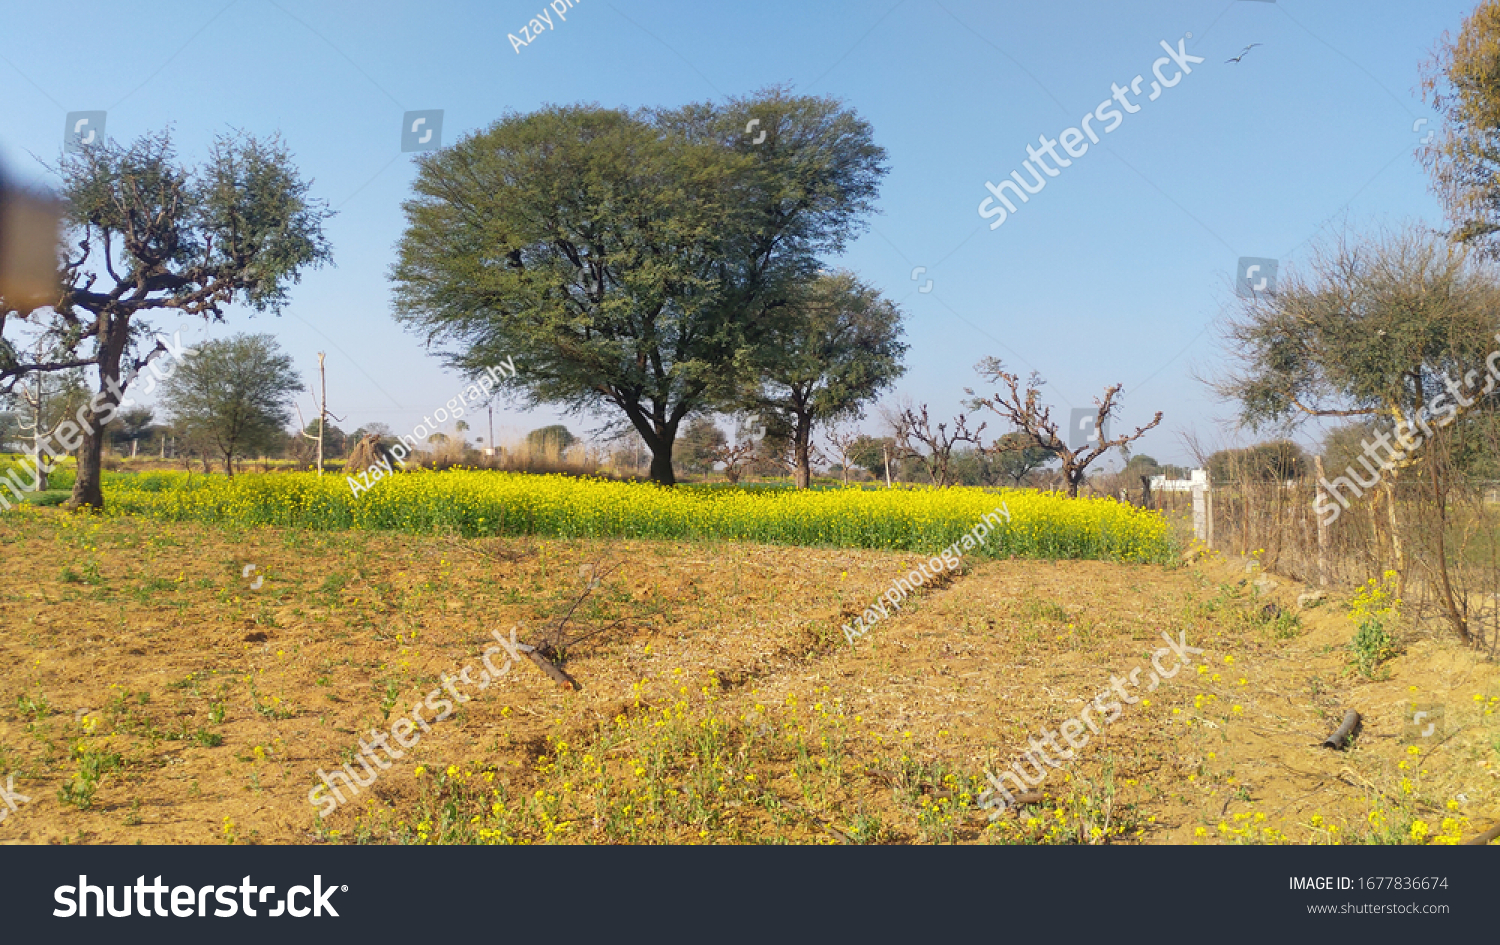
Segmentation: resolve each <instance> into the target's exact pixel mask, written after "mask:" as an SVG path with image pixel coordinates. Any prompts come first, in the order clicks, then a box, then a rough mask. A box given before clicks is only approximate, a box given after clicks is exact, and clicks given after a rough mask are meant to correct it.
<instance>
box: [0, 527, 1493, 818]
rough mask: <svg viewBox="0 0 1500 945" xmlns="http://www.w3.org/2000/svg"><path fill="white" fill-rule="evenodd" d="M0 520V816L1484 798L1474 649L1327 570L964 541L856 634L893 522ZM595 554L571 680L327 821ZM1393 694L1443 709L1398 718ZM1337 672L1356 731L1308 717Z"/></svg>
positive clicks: (530, 676) (1343, 812)
mask: <svg viewBox="0 0 1500 945" xmlns="http://www.w3.org/2000/svg"><path fill="white" fill-rule="evenodd" d="M0 555H3V560H4V562H5V567H4V568H3V574H0V601H3V605H0V606H3V615H4V616H3V617H0V621H3V624H0V627H3V630H0V775H3V774H6V773H13V774H15V775H16V790H17V791H19V792H20V793H22V794H24V795H27V796H29V797H30V798H32V800H31V802H30V803H28V804H25V805H23V806H22V807H21V809H20V810H19V811H18V812H17V813H15V814H13V815H11V816H10V817H9V818H7V819H6V820H5V821H4V823H3V824H0V841H4V842H31V843H38V842H91V843H130V842H135V841H137V840H139V841H143V842H147V843H213V842H225V841H229V842H263V843H306V842H351V841H365V842H423V841H428V842H459V841H471V840H472V841H493V842H947V841H957V842H995V841H1014V842H1075V841H1084V842H1090V841H1100V840H1108V841H1109V842H1168V843H1189V842H1221V841H1246V840H1249V841H1257V842H1260V841H1267V840H1271V841H1280V840H1290V841H1292V842H1326V841H1328V840H1341V841H1346V842H1347V841H1353V840H1361V839H1362V840H1371V841H1393V840H1403V839H1404V840H1408V841H1409V840H1411V839H1412V824H1413V823H1414V822H1415V821H1417V820H1421V821H1422V822H1423V824H1424V825H1427V826H1428V829H1429V831H1430V835H1429V836H1427V837H1425V838H1424V839H1427V840H1430V839H1431V838H1432V837H1431V835H1437V834H1440V833H1441V832H1442V827H1441V823H1442V820H1443V819H1444V818H1445V817H1446V818H1450V819H1451V820H1452V821H1453V822H1454V824H1455V825H1457V826H1458V829H1461V830H1462V831H1463V832H1464V833H1465V835H1471V834H1473V833H1477V832H1478V831H1479V830H1481V829H1483V828H1484V827H1487V826H1488V825H1489V824H1490V823H1492V822H1493V821H1494V820H1495V819H1496V818H1497V817H1500V808H1497V806H1496V803H1495V801H1494V794H1495V791H1494V789H1495V778H1496V777H1497V773H1496V772H1497V770H1500V764H1497V760H1500V759H1497V750H1500V727H1497V725H1496V719H1495V716H1494V715H1493V714H1487V713H1492V712H1493V711H1494V708H1495V706H1496V704H1497V701H1500V676H1497V673H1496V669H1495V667H1494V666H1493V665H1492V664H1487V663H1482V662H1480V661H1478V660H1476V659H1475V658H1473V656H1472V655H1471V654H1469V653H1467V652H1465V651H1461V650H1457V649H1454V648H1452V647H1451V646H1449V645H1447V644H1445V643H1442V642H1439V641H1438V640H1436V639H1433V638H1428V637H1426V636H1424V635H1421V634H1412V633H1408V634H1407V635H1406V637H1405V638H1404V639H1403V641H1402V642H1403V650H1404V651H1403V652H1402V654H1401V655H1399V656H1397V657H1396V658H1395V659H1394V660H1392V661H1390V662H1389V663H1387V664H1385V665H1384V667H1382V670H1381V672H1379V673H1377V678H1376V679H1374V680H1366V679H1364V678H1363V677H1361V676H1358V675H1356V674H1354V673H1353V672H1352V671H1351V669H1350V667H1349V654H1348V651H1347V650H1346V649H1345V648H1344V647H1345V645H1346V644H1347V642H1348V640H1349V638H1350V635H1351V632H1352V627H1351V626H1350V625H1349V622H1348V620H1347V619H1346V618H1345V617H1344V616H1343V615H1342V612H1341V610H1340V609H1339V608H1337V607H1335V606H1334V605H1332V604H1325V605H1324V606H1323V607H1322V608H1319V609H1317V610H1314V611H1309V612H1306V613H1304V614H1302V615H1301V618H1300V620H1299V621H1295V622H1294V621H1292V620H1290V619H1288V618H1285V617H1283V618H1279V619H1278V618H1271V619H1266V618H1263V617H1262V616H1261V608H1262V607H1263V606H1264V603H1265V601H1264V600H1261V599H1254V598H1252V597H1251V593H1252V588H1251V587H1250V586H1248V585H1242V583H1241V582H1242V581H1244V579H1245V577H1246V576H1245V575H1244V573H1243V572H1241V571H1239V570H1238V569H1236V568H1232V567H1231V566H1230V565H1228V564H1227V563H1224V562H1212V561H1201V562H1199V563H1198V564H1195V565H1193V566H1191V567H1182V568H1163V567H1160V566H1154V565H1120V564H1112V563H1104V562H1067V561H1064V562H1058V563H1056V564H1053V563H1048V562H1036V561H994V562H985V563H981V564H979V565H978V566H976V567H975V568H973V570H971V571H969V572H967V573H965V574H963V575H961V576H959V577H957V578H956V579H954V580H953V581H952V582H950V583H949V584H947V585H946V586H944V587H943V588H941V589H937V590H933V591H931V592H929V593H928V594H927V595H926V596H925V597H924V598H923V599H922V600H921V601H920V602H919V603H917V604H916V605H915V606H908V607H907V609H906V611H905V612H904V613H902V614H901V615H899V616H893V617H892V618H890V619H889V620H885V621H882V622H881V623H879V624H877V625H876V626H875V627H874V628H873V629H872V630H871V632H870V633H869V634H868V635H867V636H866V637H864V638H862V639H860V640H859V641H858V642H857V643H856V644H855V645H854V646H853V647H851V646H849V645H848V644H847V643H845V642H844V640H843V636H842V634H841V633H839V631H838V626H839V624H840V623H841V622H842V620H844V619H847V618H846V616H845V615H847V614H852V613H854V612H856V611H858V610H862V609H863V608H864V607H865V606H867V605H868V604H869V602H870V601H871V600H872V599H873V598H874V597H875V595H876V594H878V593H879V592H880V591H881V590H882V589H883V588H884V587H885V586H886V585H887V584H888V583H889V582H890V581H891V580H892V579H893V578H894V577H895V576H896V575H897V574H899V573H903V572H904V570H905V567H904V566H905V565H909V564H910V563H911V562H910V560H909V558H908V557H906V556H903V555H901V554H900V553H884V552H870V551H843V550H826V549H788V548H783V547H766V546H754V545H742V544H712V543H684V542H644V541H638V542H598V543H589V542H579V541H541V540H526V539H489V540H482V541H458V540H454V539H447V538H442V537H432V538H412V537H410V536H395V535H386V534H378V533H373V534H372V533H340V532H334V533H316V534H309V533H299V532H295V531H284V530H277V529H268V528H266V529H254V530H247V531H243V532H240V531H235V530H228V529H222V528H215V527H206V526H197V525H165V524H159V523H150V522H143V521H140V520H135V519H130V518H125V519H106V520H102V521H101V520H91V519H87V518H79V517H71V516H67V515H65V514H63V513H59V512H56V511H55V510H49V509H27V510H24V511H18V512H16V513H11V514H7V515H5V516H3V517H0ZM601 561H605V562H619V563H621V565H622V567H621V568H620V569H619V570H618V571H616V572H613V573H610V574H608V575H605V576H604V580H603V581H602V582H601V584H600V585H599V586H598V587H597V588H595V591H594V594H593V596H592V597H591V599H590V601H589V602H588V603H587V605H586V606H585V608H583V609H581V610H580V611H579V612H578V613H577V614H576V615H575V619H576V620H578V621H583V622H586V623H589V624H590V625H593V624H598V623H608V622H612V621H618V625H617V626H616V628H615V629H614V630H613V631H611V632H610V633H608V634H605V635H603V636H601V637H599V638H596V639H594V640H591V641H588V642H586V643H584V644H581V645H579V646H578V647H577V648H576V649H575V651H574V652H572V653H570V654H569V655H568V662H567V669H568V671H569V672H570V673H571V674H572V675H573V676H575V677H576V678H577V679H578V680H579V681H580V682H581V683H582V684H583V686H584V688H583V690H582V691H581V692H571V691H565V690H562V689H559V688H558V687H557V686H556V685H554V684H553V683H551V682H550V681H549V680H547V679H546V677H544V676H543V675H542V674H541V673H540V672H539V671H537V670H536V669H535V668H534V667H532V666H531V665H529V664H522V665H520V666H519V667H517V668H516V669H515V670H514V671H513V672H511V673H510V674H509V675H508V676H506V677H505V678H504V679H503V680H502V681H501V682H500V683H498V684H497V685H495V686H492V687H491V688H489V689H488V690H487V691H485V692H483V693H476V694H475V695H474V698H473V700H472V701H470V702H468V703H467V704H465V705H464V706H462V707H461V709H460V710H459V712H458V713H457V714H456V715H455V717H454V718H452V719H450V720H448V721H445V722H442V723H439V724H437V725H436V726H434V728H433V730H432V732H431V733H429V734H428V735H426V736H424V737H423V738H422V740H421V742H420V743H419V745H418V746H417V747H416V748H414V749H412V750H411V751H409V752H407V753H405V755H404V757H403V758H401V759H400V760H398V761H395V762H393V763H392V766H391V769H390V770H388V771H385V772H383V773H382V774H381V776H380V778H379V779H378V780H377V781H376V782H375V783H374V785H373V786H371V787H370V788H369V789H367V790H366V791H365V792H364V793H362V794H361V795H360V796H359V797H358V798H356V799H354V801H353V802H352V803H349V804H346V805H344V806H343V807H341V808H340V809H339V810H338V811H337V812H336V813H334V814H332V815H331V817H330V818H329V820H328V821H327V822H326V823H322V824H320V823H319V822H318V820H317V818H316V816H315V810H314V808H313V806H312V805H311V804H310V803H309V802H308V799H307V794H308V791H309V789H310V788H312V787H313V786H314V784H315V783H317V782H316V778H317V774H316V772H317V771H318V769H319V768H323V769H325V770H326V769H331V768H334V767H336V766H338V765H339V764H341V763H343V762H344V761H347V760H350V759H351V758H352V753H353V751H355V750H357V740H358V739H359V738H360V737H361V736H362V735H365V736H366V737H367V733H369V732H370V730H371V729H380V730H382V731H383V730H385V729H387V728H388V727H389V724H390V723H389V721H388V717H387V714H386V713H387V711H388V710H394V712H395V713H398V714H399V713H400V712H401V711H402V710H401V708H400V707H401V706H409V705H410V704H411V703H412V702H413V701H415V700H416V699H418V698H420V697H421V696H422V695H423V694H424V693H426V692H427V691H428V690H430V689H432V688H433V687H435V686H437V685H438V684H439V677H440V675H441V674H442V673H444V672H453V671H455V670H456V669H457V668H458V667H461V666H463V665H464V664H472V665H478V658H479V655H480V654H481V652H482V651H483V650H484V648H485V646H486V645H487V639H488V637H489V633H490V631H491V630H492V629H496V628H499V629H508V628H509V627H510V626H512V625H513V624H520V625H521V626H522V628H523V629H522V631H521V639H523V640H525V639H527V635H528V633H535V632H536V631H537V630H538V628H539V627H540V626H541V624H542V623H544V622H546V621H549V620H556V619H557V618H558V616H559V615H561V614H562V613H563V612H564V611H565V610H566V609H567V608H568V607H569V606H570V605H571V603H572V602H573V601H574V600H575V599H576V597H577V595H578V594H579V592H580V590H581V589H582V588H583V587H584V586H585V584H586V583H587V582H588V581H590V580H591V579H592V575H593V574H595V573H598V572H597V571H596V570H593V569H591V568H590V567H589V566H590V565H595V566H597V564H598V562H601ZM250 564H254V565H256V566H257V570H256V571H254V572H252V574H251V576H250V577H249V578H246V577H244V576H242V575H243V570H244V568H245V566H246V565H250ZM257 576H260V577H263V584H262V585H261V586H260V587H259V588H258V589H252V588H251V584H252V583H253V581H254V579H255V577H257ZM1297 590H1298V589H1297V588H1294V587H1291V586H1284V587H1281V588H1278V589H1277V590H1276V591H1275V592H1273V596H1272V599H1274V600H1276V601H1278V602H1279V604H1280V606H1281V607H1282V608H1285V609H1288V610H1289V609H1290V608H1291V603H1290V599H1291V597H1293V596H1295V593H1296V591H1297ZM1164 630H1166V631H1171V632H1172V633H1173V634H1174V636H1175V635H1176V634H1177V632H1178V631H1181V632H1182V633H1183V634H1185V635H1186V637H1187V640H1188V642H1189V643H1190V644H1192V645H1195V646H1199V647H1202V648H1204V649H1205V651H1206V652H1205V653H1204V655H1203V657H1201V659H1202V665H1203V666H1204V667H1205V669H1204V671H1203V672H1202V673H1199V672H1197V670H1196V668H1194V670H1192V671H1189V672H1185V673H1182V674H1179V675H1178V676H1177V677H1176V678H1175V679H1173V680H1171V681H1169V682H1166V683H1164V684H1163V685H1162V687H1161V688H1160V689H1159V690H1157V692H1155V693H1152V694H1150V695H1149V696H1148V698H1149V699H1150V700H1151V704H1150V705H1149V706H1148V705H1145V704H1144V702H1143V703H1142V704H1138V705H1135V706H1128V707H1126V708H1125V710H1124V714H1123V715H1122V716H1121V717H1120V718H1119V719H1118V721H1116V722H1115V723H1114V724H1113V725H1110V726H1107V727H1106V728H1105V729H1104V731H1103V733H1102V734H1101V735H1100V736H1098V737H1097V738H1096V739H1095V741H1094V742H1091V743H1090V744H1089V746H1088V747H1087V748H1086V749H1084V750H1083V751H1081V752H1080V753H1079V756H1078V758H1077V759H1076V761H1075V762H1073V764H1072V766H1071V767H1069V768H1066V769H1062V770H1057V771H1053V772H1051V775H1050V777H1049V778H1048V780H1047V781H1046V782H1045V784H1044V785H1043V786H1042V789H1043V790H1044V791H1045V792H1047V793H1048V794H1049V795H1050V796H1049V798H1048V800H1047V801H1045V802H1044V803H1042V804H1040V805H1035V806H1030V807H1027V808H1023V809H1022V810H1020V811H1019V812H1011V813H1007V814H1005V815H1003V816H1002V817H1000V818H999V819H998V820H997V821H995V825H994V826H991V825H990V821H989V820H988V819H987V817H986V812H984V811H981V810H978V809H977V808H976V807H975V804H974V801H975V795H976V794H977V792H978V790H979V788H980V787H981V786H982V778H983V772H984V770H985V769H986V767H987V766H990V765H993V764H995V763H997V762H1003V761H1007V760H1009V759H1010V758H1011V757H1012V755H1013V754H1014V753H1015V752H1016V751H1017V750H1019V749H1021V748H1024V746H1025V742H1026V740H1027V739H1028V738H1030V737H1031V736H1033V735H1037V734H1039V733H1040V732H1041V730H1042V727H1043V726H1046V727H1050V728H1053V729H1056V727H1057V726H1058V725H1059V723H1061V721H1062V720H1064V719H1066V718H1069V717H1071V716H1073V715H1075V714H1076V713H1077V711H1078V709H1079V707H1080V705H1081V704H1082V701H1083V700H1085V699H1091V698H1093V696H1094V694H1095V693H1097V692H1098V691H1100V690H1101V689H1102V688H1104V687H1106V686H1108V685H1109V681H1110V678H1111V676H1116V675H1121V676H1123V675H1126V674H1128V673H1129V671H1130V670H1131V669H1132V668H1133V667H1135V666H1140V665H1147V664H1148V661H1149V659H1150V652H1151V650H1152V649H1153V648H1154V647H1155V646H1158V645H1160V643H1159V641H1160V634H1161V632H1162V631H1164ZM1241 680H1243V681H1241ZM1413 686H1414V687H1416V689H1415V691H1413V690H1412V688H1411V687H1413ZM1475 695H1478V696H1479V697H1480V698H1479V701H1477V702H1476V701H1475V700H1474V696H1475ZM1414 699H1415V700H1417V701H1422V702H1441V703H1444V704H1445V705H1446V707H1447V717H1446V718H1447V723H1448V725H1449V727H1450V728H1455V729H1456V731H1455V733H1454V734H1453V735H1452V736H1451V737H1449V738H1447V739H1446V740H1444V741H1441V742H1428V743H1424V744H1423V745H1422V746H1420V751H1421V753H1420V754H1418V755H1411V754H1408V752H1407V749H1408V746H1407V745H1406V744H1405V743H1404V742H1403V740H1402V738H1401V737H1400V736H1401V732H1402V722H1403V719H1404V717H1405V714H1406V712H1407V707H1408V704H1409V702H1411V701H1412V700H1414ZM1347 706H1354V707H1356V708H1358V709H1360V711H1361V712H1362V713H1364V714H1365V717H1366V724H1365V729H1364V733H1363V734H1362V735H1361V736H1360V738H1359V740H1358V741H1357V743H1356V746H1355V747H1354V748H1353V749H1352V750H1350V751H1349V752H1344V753H1339V752H1331V751H1327V750H1325V749H1320V748H1318V747H1316V745H1317V743H1318V742H1319V741H1321V739H1322V738H1324V737H1325V736H1326V735H1327V734H1328V733H1329V732H1330V731H1332V729H1333V727H1334V726H1335V725H1336V721H1337V717H1338V716H1339V714H1340V712H1341V710H1342V708H1344V707H1347ZM1236 707H1237V708H1236ZM394 717H395V716H394V715H392V716H390V718H394ZM1402 762H1406V763H1407V765H1408V767H1407V768H1406V769H1403V768H1401V767H1400V765H1401V763H1402ZM419 767H420V768H421V769H422V774H421V775H420V776H419V775H418V774H417V773H416V772H417V770H418V768H419ZM356 770H358V766H357V765H356ZM720 788H722V789H723V790H720ZM497 792H498V793H497ZM1450 802H1451V803H1452V804H1453V805H1455V806H1456V807H1457V810H1449V809H1448V805H1449V803H1450ZM1372 812H1376V813H1375V815H1374V820H1373V821H1372ZM1258 816H1259V819H1258ZM1221 823H1222V824H1223V825H1224V827H1223V828H1222V829H1221V828H1220V826H1219V825H1220V824H1221ZM1096 828H1097V829H1096ZM1330 828H1336V830H1334V831H1333V832H1330ZM1420 832H1421V831H1420V830H1418V833H1420Z"/></svg>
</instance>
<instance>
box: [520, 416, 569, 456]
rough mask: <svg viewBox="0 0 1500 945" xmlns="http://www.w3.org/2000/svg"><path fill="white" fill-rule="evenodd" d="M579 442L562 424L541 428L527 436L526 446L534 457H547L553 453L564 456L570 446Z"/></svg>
mask: <svg viewBox="0 0 1500 945" xmlns="http://www.w3.org/2000/svg"><path fill="white" fill-rule="evenodd" d="M577 442H578V439H577V438H576V437H574V436H573V434H572V433H570V432H568V428H567V427H565V426H563V425H562V424H560V423H554V424H553V425H552V426H550V427H540V428H538V429H536V430H532V431H531V432H530V433H528V434H526V446H527V448H528V449H530V450H531V454H532V455H533V456H547V455H550V454H552V453H556V454H557V455H558V456H562V455H563V454H564V453H566V452H567V451H568V448H569V447H570V446H572V445H573V444H574V443H577Z"/></svg>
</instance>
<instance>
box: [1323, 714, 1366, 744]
mask: <svg viewBox="0 0 1500 945" xmlns="http://www.w3.org/2000/svg"><path fill="white" fill-rule="evenodd" d="M1358 726H1359V713H1358V712H1356V711H1354V710H1353V709H1350V710H1349V711H1348V712H1345V713H1344V724H1343V725H1340V726H1339V727H1338V731H1336V732H1334V733H1333V734H1332V735H1330V736H1328V737H1327V738H1325V739H1324V740H1323V747H1324V748H1335V749H1339V750H1342V749H1344V748H1346V747H1348V745H1347V742H1348V740H1349V737H1350V736H1351V735H1352V734H1353V733H1354V729H1355V728H1357V727H1358Z"/></svg>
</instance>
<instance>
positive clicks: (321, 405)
mask: <svg viewBox="0 0 1500 945" xmlns="http://www.w3.org/2000/svg"><path fill="white" fill-rule="evenodd" d="M323 358H324V352H322V351H319V352H318V384H319V389H320V391H321V394H320V397H321V399H320V400H319V401H318V435H317V436H313V435H312V434H311V433H308V432H307V424H306V423H305V422H304V421H303V420H302V408H301V407H298V408H297V422H298V423H299V424H301V427H300V428H299V429H298V431H297V432H298V433H300V434H301V435H302V436H303V437H305V438H307V439H309V440H317V441H318V476H319V477H320V478H321V477H322V475H323V421H324V420H325V419H326V418H328V417H333V414H331V413H329V412H328V374H327V372H325V371H324V370H323ZM333 419H335V420H339V418H338V417H333ZM339 422H340V423H342V422H343V421H342V420H339Z"/></svg>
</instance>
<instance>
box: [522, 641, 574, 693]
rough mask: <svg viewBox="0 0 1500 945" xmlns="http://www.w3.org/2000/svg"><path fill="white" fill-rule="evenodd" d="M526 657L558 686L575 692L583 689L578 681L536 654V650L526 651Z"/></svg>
mask: <svg viewBox="0 0 1500 945" xmlns="http://www.w3.org/2000/svg"><path fill="white" fill-rule="evenodd" d="M526 657H527V659H529V660H531V661H532V662H533V663H535V664H536V666H537V669H540V670H541V671H542V672H544V673H546V674H547V675H548V676H551V677H552V678H553V679H554V680H555V681H556V682H557V684H558V685H559V686H562V687H564V688H566V689H572V690H574V691H575V692H576V691H579V690H581V689H583V686H581V685H579V683H578V680H576V679H574V678H573V677H572V676H569V675H568V674H567V673H565V672H563V671H562V669H561V668H560V667H558V666H557V665H556V664H554V663H553V662H552V661H551V660H549V659H547V657H545V656H543V655H542V654H540V653H538V652H537V651H536V650H527V651H526Z"/></svg>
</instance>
